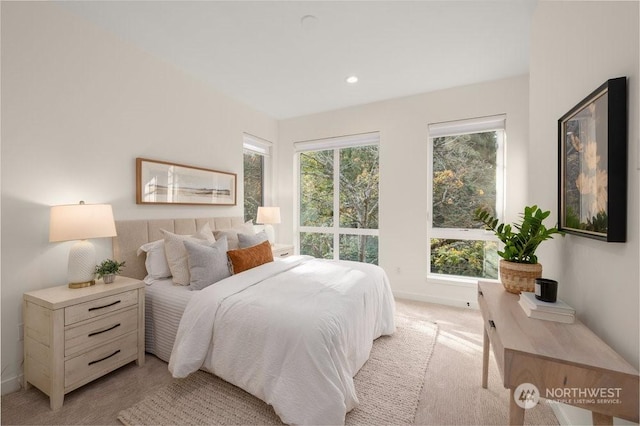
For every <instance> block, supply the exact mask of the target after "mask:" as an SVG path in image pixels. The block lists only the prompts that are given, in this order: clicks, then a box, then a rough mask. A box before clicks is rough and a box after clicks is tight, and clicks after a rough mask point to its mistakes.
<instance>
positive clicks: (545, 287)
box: [535, 278, 558, 303]
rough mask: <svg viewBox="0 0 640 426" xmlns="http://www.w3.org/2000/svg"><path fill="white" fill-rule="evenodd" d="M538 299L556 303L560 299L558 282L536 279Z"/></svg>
mask: <svg viewBox="0 0 640 426" xmlns="http://www.w3.org/2000/svg"><path fill="white" fill-rule="evenodd" d="M535 296H536V299H538V300H542V301H543V302H550V303H555V301H556V300H557V298H558V281H556V280H550V279H548V278H536V284H535Z"/></svg>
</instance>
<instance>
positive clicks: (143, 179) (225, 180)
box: [136, 158, 237, 206]
mask: <svg viewBox="0 0 640 426" xmlns="http://www.w3.org/2000/svg"><path fill="white" fill-rule="evenodd" d="M236 181H237V176H236V174H235V173H228V172H220V171H217V170H211V169H203V168H201V167H193V166H185V165H183V164H175V163H168V162H165V161H156V160H149V159H146V158H136V203H137V204H204V205H224V206H235V205H236V185H237V183H236Z"/></svg>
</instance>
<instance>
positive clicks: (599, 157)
mask: <svg viewBox="0 0 640 426" xmlns="http://www.w3.org/2000/svg"><path fill="white" fill-rule="evenodd" d="M558 145H559V155H558V159H559V164H558V172H559V173H558V175H559V176H558V186H559V191H558V193H559V195H558V198H559V200H558V201H559V203H558V204H559V209H558V210H559V215H560V217H559V220H558V225H559V226H558V227H559V229H561V230H562V231H564V232H566V233H569V234H575V235H580V236H584V237H589V238H595V239H599V240H603V241H609V242H624V241H625V240H626V228H627V79H626V77H620V78H614V79H610V80H608V81H607V82H605V83H604V84H603V85H602V86H600V87H598V88H597V89H596V90H595V91H594V92H593V93H591V94H590V95H589V96H587V97H586V98H585V99H584V100H582V102H580V103H579V104H577V105H576V106H575V107H573V108H572V109H571V110H570V111H569V112H567V113H566V114H565V115H564V116H563V117H562V118H560V119H559V120H558Z"/></svg>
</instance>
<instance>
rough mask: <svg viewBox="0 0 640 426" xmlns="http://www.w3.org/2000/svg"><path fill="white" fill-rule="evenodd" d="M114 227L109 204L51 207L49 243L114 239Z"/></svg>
mask: <svg viewBox="0 0 640 426" xmlns="http://www.w3.org/2000/svg"><path fill="white" fill-rule="evenodd" d="M115 236H116V225H115V223H114V221H113V210H112V209H111V206H110V205H109V204H70V205H63V206H53V207H51V216H50V222H49V241H50V242H52V243H53V242H58V241H71V240H86V239H87V238H104V237H115Z"/></svg>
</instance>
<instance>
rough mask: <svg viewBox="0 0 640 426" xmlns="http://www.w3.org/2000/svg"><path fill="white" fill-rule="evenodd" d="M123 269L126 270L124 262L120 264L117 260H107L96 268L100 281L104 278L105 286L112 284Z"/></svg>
mask: <svg viewBox="0 0 640 426" xmlns="http://www.w3.org/2000/svg"><path fill="white" fill-rule="evenodd" d="M122 268H124V261H123V262H118V261H117V260H112V259H106V260H103V261H102V263H101V264H99V265H97V266H96V275H97V276H98V279H100V278H102V279H103V281H104V283H105V284H111V283H112V282H113V280H115V278H116V275H118V274H119V273H120V272H121V271H122Z"/></svg>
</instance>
